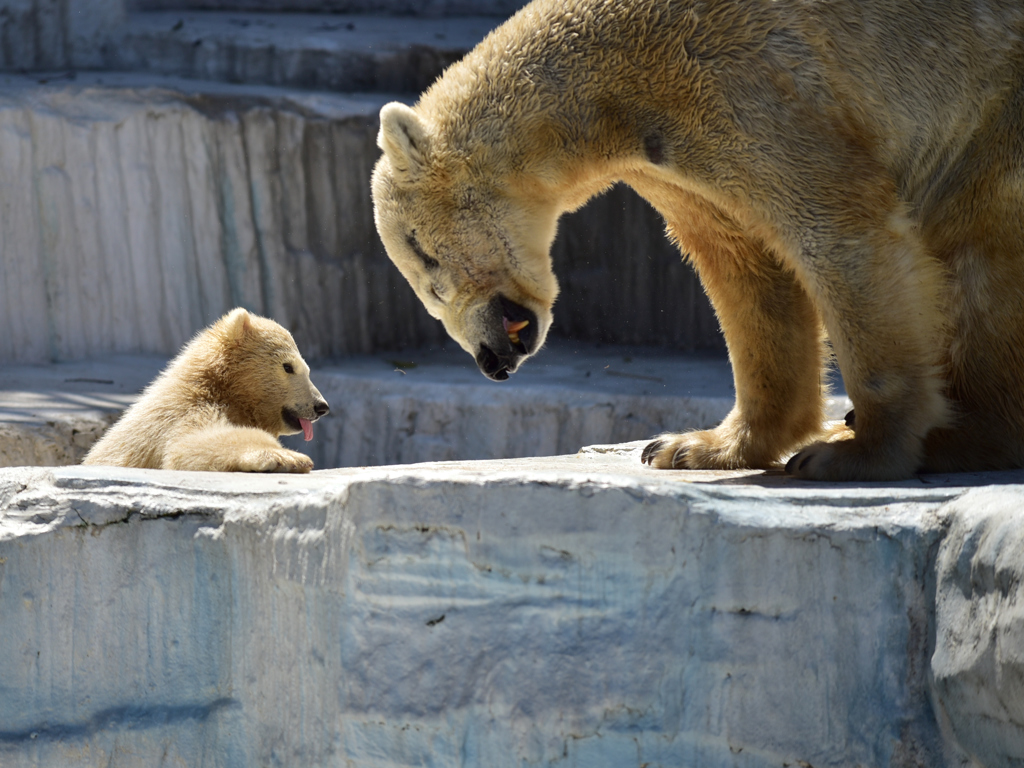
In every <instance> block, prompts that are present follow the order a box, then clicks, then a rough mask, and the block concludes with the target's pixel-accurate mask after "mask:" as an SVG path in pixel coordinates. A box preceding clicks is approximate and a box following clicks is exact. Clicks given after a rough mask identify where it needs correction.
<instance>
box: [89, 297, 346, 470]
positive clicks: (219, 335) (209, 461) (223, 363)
mask: <svg viewBox="0 0 1024 768" xmlns="http://www.w3.org/2000/svg"><path fill="white" fill-rule="evenodd" d="M329 410H330V409H329V407H328V405H327V401H326V400H324V398H323V397H322V396H321V395H320V392H319V391H317V388H316V387H315V386H313V383H312V382H311V381H310V379H309V366H308V365H306V363H305V361H304V360H303V359H302V356H301V355H300V354H299V350H298V348H297V347H296V346H295V341H294V340H293V339H292V335H291V334H290V333H289V332H288V331H287V330H285V329H284V328H282V327H281V326H280V325H278V324H277V323H275V322H274V321H273V320H269V319H267V318H264V317H259V316H257V315H253V314H250V313H249V312H247V311H246V310H245V309H242V308H240V307H239V308H237V309H234V310H232V311H231V312H229V313H228V314H226V315H225V316H224V317H222V318H221V319H220V320H218V321H217V322H215V323H214V324H213V325H211V326H209V327H208V328H206V329H205V330H203V331H201V332H200V333H199V334H198V335H196V337H195V338H194V339H192V341H190V342H189V343H188V344H187V345H186V346H185V347H184V349H182V351H181V352H180V353H179V354H178V356H177V357H176V358H174V360H172V361H171V362H170V364H168V366H167V368H166V369H164V371H163V372H162V373H161V374H160V375H159V376H158V377H157V378H156V379H155V380H154V381H153V382H152V383H151V384H150V385H149V386H148V387H147V388H146V389H145V391H144V392H143V393H142V396H141V397H140V398H139V400H138V401H137V402H136V403H135V404H134V405H132V406H131V407H130V408H129V409H128V410H127V411H126V412H125V413H124V415H123V416H122V417H121V419H120V420H119V421H118V422H117V423H116V424H115V425H114V426H113V427H112V428H111V429H110V430H108V431H107V433H106V434H105V435H104V436H103V438H102V439H101V440H100V441H99V442H98V443H96V445H95V446H93V448H92V450H91V451H89V454H88V455H87V456H86V457H85V460H84V461H83V462H82V463H83V464H106V465H113V466H120V467H141V468H148V469H185V470H206V471H213V472H309V471H310V470H311V469H312V468H313V462H312V460H311V459H310V458H309V457H308V456H305V455H304V454H301V453H298V452H296V451H291V450H288V449H287V448H284V447H282V446H281V444H280V443H279V442H278V440H277V438H278V436H279V435H290V434H295V433H298V432H302V433H304V435H305V438H306V440H310V439H312V437H313V422H314V421H316V420H317V419H319V418H320V417H321V416H324V415H326V414H327V413H328V412H329Z"/></svg>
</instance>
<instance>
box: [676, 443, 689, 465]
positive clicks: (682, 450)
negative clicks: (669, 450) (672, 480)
mask: <svg viewBox="0 0 1024 768" xmlns="http://www.w3.org/2000/svg"><path fill="white" fill-rule="evenodd" d="M689 452H690V450H689V449H688V448H687V447H686V446H680V447H678V448H676V452H675V453H673V454H672V469H682V468H683V467H684V466H685V465H684V463H683V461H682V460H680V455H681V456H682V459H683V460H685V459H686V455H687V454H688V453H689Z"/></svg>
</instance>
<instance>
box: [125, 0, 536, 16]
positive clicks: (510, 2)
mask: <svg viewBox="0 0 1024 768" xmlns="http://www.w3.org/2000/svg"><path fill="white" fill-rule="evenodd" d="M127 2H128V7H129V9H131V10H146V11H157V10H161V11H162V10H169V9H188V10H211V11H289V12H292V13H297V12H312V13H385V14H395V15H403V16H408V15H415V16H458V15H466V14H473V15H485V16H510V15H511V14H513V13H515V12H516V11H517V10H519V9H520V8H522V7H523V6H524V5H526V3H527V2H528V0H127Z"/></svg>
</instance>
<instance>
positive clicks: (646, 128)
mask: <svg viewBox="0 0 1024 768" xmlns="http://www.w3.org/2000/svg"><path fill="white" fill-rule="evenodd" d="M1022 38H1024V6H1022V5H1021V3H1020V2H1019V0H935V2H927V3H923V2H909V1H907V0H535V2H533V3H532V4H530V5H529V6H527V7H526V8H524V9H523V10H521V11H520V12H519V13H518V14H517V15H515V16H514V17H513V18H512V19H510V20H509V21H508V22H506V23H505V24H504V25H502V26H501V27H499V28H498V29H496V30H495V31H494V32H492V33H491V34H490V35H489V36H488V37H487V38H486V39H485V40H484V41H483V42H481V43H480V45H478V46H477V47H476V48H475V49H474V50H473V51H472V52H470V53H469V54H468V55H467V56H466V57H465V58H464V59H463V60H462V61H460V62H459V63H457V64H455V65H453V66H452V67H450V68H449V69H448V70H447V71H446V72H445V74H444V75H443V76H442V77H441V78H440V79H439V80H438V81H437V82H436V83H435V84H434V85H433V86H432V87H431V88H430V89H429V90H428V91H427V92H426V93H425V94H424V95H423V96H422V98H421V99H420V101H419V103H418V104H417V105H416V106H415V107H414V108H411V109H410V108H409V107H406V106H403V105H401V104H397V103H395V104H388V105H387V106H385V107H384V108H383V109H382V110H381V131H380V137H379V143H380V145H381V148H382V149H383V150H384V155H383V156H382V158H381V159H380V161H379V163H378V165H377V167H376V169H375V172H374V176H373V197H374V203H375V214H376V221H377V227H378V230H379V231H380V234H381V237H382V239H383V241H384V244H385V246H386V248H387V251H388V254H389V255H390V257H391V259H392V260H393V261H394V262H395V264H396V265H397V266H398V268H399V269H400V270H401V272H402V274H403V275H405V277H406V278H407V279H408V280H409V282H410V283H411V284H412V287H413V289H414V290H415V291H416V293H417V295H418V296H419V297H420V299H421V300H422V301H423V303H424V305H425V306H426V308H427V310H428V312H430V314H431V315H433V316H434V317H437V318H439V319H440V320H442V322H443V323H444V325H445V328H446V329H447V331H448V333H449V334H450V335H451V336H452V337H453V338H455V339H456V340H457V341H458V342H459V344H461V345H462V347H463V348H464V349H466V350H467V351H468V352H469V353H470V354H472V355H474V357H475V358H476V361H477V363H478V365H479V367H480V369H481V370H482V371H483V372H484V373H485V374H486V375H487V376H489V377H490V378H492V379H504V378H506V377H507V376H508V374H509V373H510V372H512V371H515V369H516V368H517V367H518V365H519V364H520V363H521V362H522V360H523V359H524V358H525V357H527V356H528V355H530V354H532V353H533V352H536V351H537V349H538V348H539V347H540V346H541V344H542V343H543V341H544V338H545V335H546V333H547V330H548V328H549V326H550V324H551V307H552V304H553V302H554V300H555V296H556V294H557V291H558V288H557V283H556V281H555V277H554V275H553V274H552V271H551V260H550V256H549V248H550V245H551V242H552V240H553V238H554V235H555V227H556V222H557V220H558V217H559V216H560V215H561V214H562V213H564V212H566V211H570V210H573V209H575V208H577V207H579V206H580V205H582V204H583V203H584V202H586V201H587V200H588V199H589V198H590V197H591V196H593V195H594V194H596V193H598V192H600V191H602V190H604V189H605V188H606V187H608V185H609V184H611V183H613V182H615V181H618V180H622V181H625V182H626V183H627V184H629V185H630V186H632V187H633V188H634V189H635V190H637V192H639V193H640V194H641V195H642V196H644V197H645V198H646V199H647V200H648V201H649V202H650V203H651V204H652V205H653V206H654V207H655V208H656V209H657V210H658V211H659V212H660V213H661V214H662V216H663V217H664V218H665V221H666V223H667V228H668V233H669V235H670V237H672V238H673V239H674V240H675V241H676V242H677V243H678V245H679V247H680V249H681V250H682V251H683V252H684V253H686V254H688V255H689V256H690V258H691V259H692V260H693V263H694V265H695V266H696V268H697V270H698V272H699V274H700V277H701V280H702V282H703V284H704V287H705V290H706V291H707V293H708V295H709V296H710V298H711V300H712V303H713V304H714V306H715V310H716V312H717V313H718V317H719V320H720V322H721V325H722V329H723V331H724V333H725V338H726V342H727V344H728V347H729V355H730V359H731V361H732V366H733V371H734V376H735V381H736V405H735V408H734V409H733V411H732V412H731V413H730V414H729V416H728V417H727V418H726V419H725V420H724V421H723V422H722V424H721V425H720V426H718V427H717V428H716V429H712V430H707V431H701V432H691V433H687V434H676V435H664V436H662V437H661V438H659V439H658V440H656V441H655V442H653V443H651V445H650V446H648V448H647V450H646V451H645V452H644V459H645V460H647V461H650V463H651V464H652V465H653V466H655V467H666V468H687V467H689V468H735V467H767V466H770V465H772V464H773V463H775V462H777V461H779V460H780V459H781V458H783V457H784V456H786V455H787V454H788V453H789V452H791V451H793V450H795V449H801V447H802V450H800V451H799V452H798V453H797V454H796V455H795V456H794V457H793V458H792V459H791V460H790V462H789V464H788V465H787V468H788V469H789V471H790V472H792V473H793V474H796V475H798V476H800V477H806V478H814V479H821V480H854V479H856V480H881V479H891V478H902V477H906V476H908V475H911V474H912V473H913V472H915V471H916V470H918V469H920V468H922V467H923V468H927V469H936V470H957V469H960V470H966V469H983V468H1000V467H1017V466H1022V465H1024V392H1022V387H1024V45H1022V42H1021V40H1022ZM822 323H823V324H824V328H825V329H826V330H827V332H828V337H829V339H830V341H831V345H832V347H833V349H834V352H835V355H836V358H837V359H838V362H839V366H840V368H841V370H842V373H843V378H844V380H845V383H846V386H847V391H848V393H849V395H850V397H851V399H852V400H853V403H854V406H855V409H856V423H855V425H854V430H855V432H852V431H849V430H847V431H846V432H845V433H843V434H838V435H832V436H831V438H830V439H824V438H825V435H824V434H823V432H822V430H823V426H822V423H823V410H822V400H823V393H822V391H821V387H820V383H819V382H820V378H821V377H820V373H821V367H822V364H823V360H824V358H825V354H826V353H825V347H824V339H823V334H822ZM815 440H818V442H813V441H815Z"/></svg>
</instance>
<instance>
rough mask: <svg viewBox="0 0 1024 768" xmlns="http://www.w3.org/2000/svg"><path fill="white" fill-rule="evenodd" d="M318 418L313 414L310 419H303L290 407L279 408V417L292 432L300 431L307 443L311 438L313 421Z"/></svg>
mask: <svg viewBox="0 0 1024 768" xmlns="http://www.w3.org/2000/svg"><path fill="white" fill-rule="evenodd" d="M317 418H319V417H318V416H314V417H313V418H312V419H304V418H302V417H301V416H299V414H297V413H296V412H295V411H293V410H292V409H291V408H282V409H281V419H282V420H283V421H284V423H285V424H287V425H288V426H289V427H291V429H292V431H293V432H301V433H302V436H303V437H304V438H305V440H306V442H307V443H308V442H309V441H310V440H312V439H313V422H314V421H316V420H317Z"/></svg>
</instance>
